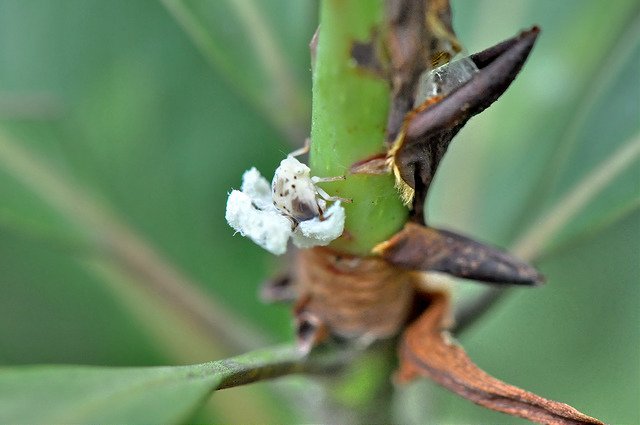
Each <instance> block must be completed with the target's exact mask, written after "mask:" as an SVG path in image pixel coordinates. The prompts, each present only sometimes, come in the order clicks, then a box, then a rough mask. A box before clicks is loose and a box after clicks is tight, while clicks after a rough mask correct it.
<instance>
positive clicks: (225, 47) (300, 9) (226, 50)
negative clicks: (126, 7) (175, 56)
mask: <svg viewBox="0 0 640 425" xmlns="http://www.w3.org/2000/svg"><path fill="white" fill-rule="evenodd" d="M161 1H162V3H163V4H164V5H165V7H166V8H167V10H168V11H169V12H170V13H171V14H172V16H173V17H174V18H175V19H176V21H177V22H178V23H179V24H180V25H181V26H182V28H183V29H184V30H185V32H186V33H187V34H188V35H189V37H190V38H191V39H192V40H193V42H194V44H195V45H196V46H197V47H198V48H199V50H200V51H201V52H202V53H203V55H204V56H205V57H206V59H207V60H208V61H209V62H210V63H211V64H212V65H213V66H214V67H215V68H218V69H219V70H220V71H221V72H222V74H223V75H225V77H226V78H227V79H229V80H230V81H231V82H232V83H233V84H234V86H235V87H236V88H237V89H238V90H239V91H240V93H242V94H243V95H245V96H246V97H247V98H248V99H249V100H250V101H251V102H252V103H253V104H254V105H255V106H256V107H257V108H258V109H259V110H260V111H261V112H262V113H264V115H265V116H266V117H267V118H268V119H269V120H271V122H272V123H273V124H274V125H275V126H276V127H277V128H278V129H279V130H280V131H281V132H282V133H283V134H284V135H286V136H288V137H289V138H290V139H291V141H292V142H294V143H298V144H299V143H301V142H302V140H304V138H305V137H306V135H307V134H308V124H307V123H308V122H309V113H310V108H309V106H310V102H311V100H310V96H309V85H308V81H309V78H308V77H307V84H301V83H300V80H301V78H300V72H299V71H298V72H296V70H295V69H294V68H293V67H292V63H291V60H290V57H289V56H288V55H286V54H285V51H284V49H283V45H284V44H285V41H286V40H287V39H288V40H291V39H303V38H305V37H306V38H307V39H309V40H310V36H311V34H309V24H310V23H311V20H310V18H313V15H314V14H313V13H312V12H311V11H312V10H313V8H312V7H311V3H308V2H290V1H278V4H273V2H272V4H271V5H270V7H269V8H268V9H265V10H263V9H264V8H263V7H262V5H261V3H260V2H257V1H254V0H228V1H216V2H202V1H188V0H161ZM268 10H279V11H280V12H281V13H278V14H269V13H267V12H268ZM297 65H299V64H297ZM296 68H297V69H298V70H299V69H304V68H301V67H299V66H298V67H296ZM306 68H308V66H307V67H306Z"/></svg>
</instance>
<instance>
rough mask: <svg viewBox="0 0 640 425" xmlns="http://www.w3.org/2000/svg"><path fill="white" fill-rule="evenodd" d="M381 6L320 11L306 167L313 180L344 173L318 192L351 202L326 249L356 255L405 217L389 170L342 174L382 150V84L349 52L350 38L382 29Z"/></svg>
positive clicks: (376, 1) (363, 1) (358, 3)
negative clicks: (338, 233)
mask: <svg viewBox="0 0 640 425" xmlns="http://www.w3.org/2000/svg"><path fill="white" fill-rule="evenodd" d="M383 11H384V2H383V1H382V0H324V1H323V2H322V3H321V8H320V34H319V39H318V46H317V51H316V64H315V69H314V75H313V112H312V124H311V139H312V140H313V142H312V144H311V155H310V163H311V170H312V173H313V175H316V176H320V177H333V176H341V175H344V176H346V177H347V179H346V180H345V181H341V182H334V183H327V184H325V185H324V189H325V190H326V191H327V192H328V193H329V194H331V195H334V196H340V197H343V198H349V199H352V200H353V203H351V204H344V206H345V209H346V213H347V219H346V223H345V233H344V235H343V237H342V238H340V239H338V240H336V241H335V242H334V243H333V244H332V246H333V247H334V248H336V249H339V250H342V251H346V252H349V253H352V254H357V255H366V254H369V253H370V251H371V248H373V247H374V246H375V245H376V244H378V243H380V242H382V241H385V240H387V239H388V238H389V237H390V236H392V235H393V234H394V233H396V232H397V231H398V230H400V228H401V227H402V226H403V224H404V223H405V221H406V219H407V209H406V208H405V207H404V206H403V205H402V202H401V201H400V198H399V197H398V193H397V191H396V189H395V188H394V181H393V177H392V176H391V175H349V174H348V171H349V168H350V166H351V165H352V164H353V163H355V162H357V161H361V160H363V159H366V158H368V157H371V156H373V155H376V154H380V153H383V152H384V136H385V129H386V122H387V114H388V112H389V85H388V83H387V82H386V81H385V79H383V78H381V77H380V76H377V75H375V74H373V73H372V72H370V71H367V70H365V69H362V68H360V67H358V66H357V64H356V62H355V61H354V60H353V59H352V57H351V48H352V45H353V43H354V42H356V41H357V42H369V41H372V40H373V41H374V42H377V41H376V40H375V37H374V36H375V34H381V33H382V31H381V25H382V22H383Z"/></svg>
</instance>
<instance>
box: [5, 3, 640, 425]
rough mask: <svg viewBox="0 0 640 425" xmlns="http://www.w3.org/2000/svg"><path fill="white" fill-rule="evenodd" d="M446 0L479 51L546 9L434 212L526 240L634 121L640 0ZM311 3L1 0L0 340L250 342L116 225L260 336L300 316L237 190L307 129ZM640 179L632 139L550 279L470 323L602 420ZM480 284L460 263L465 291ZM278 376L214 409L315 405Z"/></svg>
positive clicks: (568, 230)
mask: <svg viewBox="0 0 640 425" xmlns="http://www.w3.org/2000/svg"><path fill="white" fill-rule="evenodd" d="M453 9H454V26H455V28H456V30H457V32H458V35H459V38H460V39H461V40H462V41H463V43H464V44H465V46H466V47H467V49H468V51H469V52H474V51H478V50H481V49H483V48H485V47H488V46H490V45H492V44H494V43H496V42H498V41H501V40H503V39H506V38H508V37H510V36H512V35H514V34H515V33H516V32H517V31H519V30H520V29H522V28H525V27H528V26H530V25H531V24H534V23H535V24H539V25H540V26H541V27H542V30H543V32H542V35H541V37H540V39H539V42H538V45H537V46H536V48H535V49H534V52H533V54H532V56H531V58H530V60H529V62H528V63H527V65H526V66H525V68H524V70H523V72H522V75H521V76H520V77H519V78H518V80H517V81H516V82H515V83H514V85H513V87H512V88H511V89H510V90H509V91H508V92H507V93H506V94H505V95H504V97H503V98H502V99H501V100H500V101H499V102H497V103H496V104H495V105H494V106H492V107H491V108H490V109H489V110H488V111H486V112H485V113H483V114H482V115H481V116H479V117H476V118H474V119H473V120H472V121H471V122H470V123H469V124H468V125H467V126H466V127H465V128H464V129H463V131H462V132H461V134H460V135H459V137H458V138H457V139H456V140H455V142H454V144H453V145H452V147H451V149H450V152H449V154H448V155H447V156H446V157H445V160H444V163H443V166H442V169H441V170H440V171H439V174H438V175H437V179H436V183H435V187H434V191H433V193H432V196H431V198H430V204H429V213H430V219H431V222H432V223H433V224H436V225H438V226H441V227H447V228H451V229H456V230H458V231H461V232H463V233H467V234H469V235H473V236H474V237H476V238H478V239H480V240H484V241H487V242H490V243H493V244H496V245H500V246H505V247H508V246H513V244H514V243H516V242H517V241H518V240H519V238H521V237H522V235H523V234H525V233H526V232H527V231H530V229H532V228H533V229H535V228H536V227H535V226H537V223H539V222H540V218H541V217H544V216H545V214H547V213H548V212H549V211H557V209H558V208H562V206H563V205H564V204H563V202H564V201H566V200H567V199H568V195H569V194H570V193H572V190H574V189H575V188H576V187H577V186H579V185H580V184H582V183H584V182H585V181H586V180H588V179H589V177H590V176H593V175H594V174H597V173H598V172H602V170H603V164H605V165H606V164H610V162H607V161H609V160H611V158H614V157H615V155H616V152H620V151H619V150H618V149H624V148H625V146H627V147H628V146H632V145H633V143H635V144H636V145H637V143H638V141H637V140H638V137H640V136H639V134H640V133H639V131H640V124H639V119H640V107H639V103H640V82H639V81H640V43H639V40H640V11H639V9H640V7H639V6H638V4H637V2H636V1H634V0H615V1H609V2H602V1H600V0H565V1H562V2H557V1H554V0H545V1H539V0H536V1H534V0H530V1H524V0H516V1H512V0H488V1H478V2H469V1H461V0H458V1H455V0H453ZM316 25H317V2H316V1H311V0H308V1H299V0H269V1H264V2H261V1H256V0H237V1H233V0H228V1H223V0H212V1H196V0H185V1H182V2H180V1H171V0H168V1H165V2H156V1H150V0H149V1H127V0H110V1H100V0H58V1H51V0H29V1H24V0H0V363H1V364H4V365H15V364H31V363H79V364H95V365H157V364H184V363H190V362H197V361H205V360H210V359H213V358H216V356H221V355H223V354H224V355H227V354H231V353H233V352H234V350H236V351H237V347H226V346H224V343H223V342H222V341H218V342H216V341H207V342H206V343H205V342H203V341H202V338H201V334H200V333H198V330H195V329H194V328H193V326H192V325H191V324H190V322H189V320H188V318H184V317H181V315H182V314H181V313H180V311H178V310H175V309H173V308H172V307H171V306H170V303H166V302H165V301H163V300H162V299H161V297H158V296H157V295H155V294H153V292H149V291H147V290H145V289H143V287H144V284H145V282H144V281H145V276H144V273H142V274H141V273H136V272H135V270H134V271H132V270H131V269H130V268H128V267H127V264H129V263H128V262H127V261H126V260H125V261H123V260H122V258H120V257H119V256H118V255H119V254H118V253H119V252H120V251H118V250H119V249H120V248H121V247H120V245H118V244H117V243H116V244H115V245H114V243H113V239H114V238H116V239H117V240H118V241H120V242H122V240H121V239H122V238H125V239H126V238H128V237H130V236H131V235H135V237H136V238H139V239H138V240H139V241H143V242H144V246H145V247H146V248H145V249H151V250H153V251H154V252H156V253H157V257H154V258H155V260H157V263H153V264H152V266H153V267H155V266H157V265H158V264H160V265H162V267H168V268H170V269H172V270H178V271H179V273H180V274H181V275H182V276H184V279H183V281H184V280H188V281H189V282H190V284H193V285H195V286H197V287H198V288H199V290H201V292H202V293H204V294H206V295H208V296H210V297H211V298H212V299H214V300H215V302H216V305H218V306H224V311H225V312H226V311H228V315H227V316H226V317H227V318H228V319H230V320H231V321H232V322H233V323H234V324H241V325H242V326H245V325H246V326H247V327H250V328H252V329H253V331H254V333H256V334H258V335H260V337H261V340H260V342H261V343H262V340H265V341H268V342H283V341H289V340H291V338H292V336H291V335H292V331H291V324H290V318H289V312H288V309H287V308H286V307H282V306H266V305H263V304H262V303H261V302H260V301H259V299H258V297H257V288H258V286H259V284H260V282H261V281H262V280H263V279H265V277H267V276H269V275H270V274H272V273H273V272H275V271H277V270H278V269H279V268H280V267H281V264H282V262H281V261H280V260H279V259H277V258H274V257H272V256H270V255H268V254H267V253H265V252H263V251H261V250H260V249H259V248H258V247H257V246H255V245H253V244H252V243H251V242H250V241H248V240H245V239H243V238H241V237H240V236H239V235H236V236H234V235H233V232H232V231H231V229H230V228H229V227H228V226H227V225H226V223H225V221H224V213H223V211H224V206H225V201H226V196H227V193H228V191H229V190H230V189H231V188H233V187H238V186H239V184H240V177H241V173H242V172H243V171H244V170H245V169H248V168H249V167H251V166H256V167H257V168H258V169H259V170H261V171H262V172H263V174H265V175H271V173H272V170H273V169H274V168H275V167H276V166H277V163H278V162H279V161H280V159H281V158H282V157H283V156H284V154H285V153H287V152H288V151H290V150H291V149H292V147H293V146H294V145H296V144H297V145H299V144H301V143H302V140H303V136H304V134H306V133H307V132H308V126H309V121H310V79H311V78H310V77H311V75H310V69H309V68H310V65H309V54H308V49H307V44H308V41H309V39H310V38H311V35H312V34H313V31H314V29H315V26H316ZM283 86H284V87H287V88H289V89H291V92H288V93H287V95H286V96H284V95H283V94H282V92H281V89H282V87H283ZM634 141H635V142H634ZM627 157H628V156H627ZM636 157H637V149H636ZM605 169H606V167H605ZM639 187H640V164H639V161H638V159H637V158H635V159H633V160H632V162H631V163H630V165H629V166H628V167H626V169H625V170H624V171H622V172H620V173H619V174H617V175H616V177H615V178H614V179H613V180H612V181H611V182H610V184H608V185H606V187H605V188H604V189H603V190H601V191H599V192H597V193H596V195H595V196H594V197H593V198H592V199H590V201H589V202H587V203H586V205H585V206H584V207H583V208H581V209H580V212H579V213H577V214H576V215H573V216H572V217H571V219H570V220H569V221H568V223H566V225H563V226H562V227H561V228H560V229H558V230H557V231H556V232H554V236H553V237H552V238H551V239H550V240H549V243H548V244H546V245H545V248H544V249H543V250H542V251H541V252H540V255H539V256H538V260H537V262H536V264H537V265H538V266H539V267H540V269H541V270H542V271H543V272H544V273H545V274H546V276H547V278H548V283H547V285H546V286H544V287H542V288H537V289H519V290H517V292H515V293H513V294H511V296H510V298H508V299H507V300H505V302H503V303H502V304H500V305H499V306H498V307H496V308H495V309H494V310H493V311H492V313H491V314H490V315H488V316H487V317H486V318H485V319H483V320H482V321H480V322H479V323H477V325H476V326H475V327H474V328H472V329H470V330H469V331H468V332H466V333H465V334H464V335H463V336H462V337H461V342H462V344H463V345H464V346H465V348H466V349H467V351H468V352H469V354H470V356H471V357H472V358H473V359H474V360H475V361H476V362H477V363H478V364H479V365H480V366H481V367H483V368H484V369H485V370H487V371H489V372H491V373H492V374H494V375H495V376H497V377H499V378H501V379H504V380H505V381H507V382H510V383H513V384H516V385H518V386H521V387H523V388H526V389H529V390H531V391H534V392H536V393H538V394H540V395H543V396H545V397H548V398H552V399H557V400H561V401H564V402H567V403H569V404H572V405H574V406H575V407H577V408H579V409H580V410H583V411H585V412H586V413H589V414H591V415H593V416H596V417H599V418H601V419H603V420H605V421H606V422H610V423H629V424H630V423H640V413H639V408H638V404H637V403H638V400H640V388H639V385H640V384H639V382H640V381H639V378H640V261H639V260H640V255H639V252H640V208H639V207H640V194H639ZM123 235H124V236H123ZM125 245H126V243H125ZM114 246H115V248H114ZM119 247H120V248H119ZM478 288H480V285H479V284H475V283H469V282H459V283H457V284H456V290H457V295H458V296H459V297H461V298H463V297H468V296H473V295H474V294H475V293H477V292H478V290H479V289H478ZM480 289H481V288H480ZM220 311H222V310H220ZM222 314H226V313H224V312H223V313H222ZM240 322H241V323H240ZM255 343H256V341H248V342H247V346H248V347H249V346H252V345H255ZM294 380H295V379H294ZM296 382H298V385H303V384H301V383H300V382H303V381H300V380H299V379H297V380H296ZM278 391H279V390H277V389H276V390H275V392H274V389H273V387H272V386H271V385H269V384H258V385H255V386H252V387H250V388H246V389H238V390H230V391H223V392H220V393H217V394H215V395H214V396H213V398H212V404H211V405H210V406H209V409H208V411H207V412H205V413H202V415H203V416H202V417H203V418H208V419H211V418H213V419H214V420H217V421H224V422H227V423H247V422H254V423H255V422H270V423H274V422H280V423H286V422H296V421H303V420H309V419H308V417H307V416H305V409H304V406H291V405H290V403H286V402H283V401H282V399H281V398H279V396H278V395H277V392H278ZM398 405H399V411H400V412H401V413H400V418H401V419H402V420H403V421H407V422H414V423H423V422H424V420H425V418H430V421H432V422H437V423H480V422H483V423H522V421H520V420H518V419H513V418H510V417H506V416H504V415H501V414H495V413H492V412H487V411H485V410H483V409H481V408H479V407H476V406H475V405H472V404H471V403H469V402H467V401H465V400H462V399H459V398H458V397H456V396H454V395H451V394H449V393H447V392H446V391H443V390H441V389H440V388H438V387H436V386H435V385H433V384H431V383H428V382H420V383H417V384H415V385H412V386H410V387H409V388H407V389H404V390H403V391H402V392H401V394H400V396H399V402H398ZM248 406H249V407H248Z"/></svg>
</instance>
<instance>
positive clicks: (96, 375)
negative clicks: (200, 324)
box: [0, 347, 330, 424]
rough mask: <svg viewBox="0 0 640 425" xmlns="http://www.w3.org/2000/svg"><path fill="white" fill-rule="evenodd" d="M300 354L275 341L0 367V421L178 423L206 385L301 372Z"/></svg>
mask: <svg viewBox="0 0 640 425" xmlns="http://www.w3.org/2000/svg"><path fill="white" fill-rule="evenodd" d="M301 358H302V355H301V354H300V353H299V352H298V351H297V350H296V349H295V348H292V347H276V348H272V349H265V350H261V351H257V352H253V353H248V354H245V355H242V356H238V357H235V358H231V359H226V360H219V361H214V362H209V363H204V364H199V365H192V366H174V367H146V368H142V367H141V368H108V367H91V366H23V367H13V368H0V423H7V424H8V423H29V424H44V423H74V424H82V423H86V424H96V423H104V424H115V423H147V424H154V423H162V424H171V423H182V422H185V421H186V420H188V419H189V418H190V416H191V415H192V414H193V413H194V412H195V411H196V410H197V409H198V408H199V407H200V406H202V404H203V403H204V402H205V401H206V397H207V396H208V395H209V393H211V392H212V391H213V390H215V389H221V388H227V387H232V386H236V385H243V384H247V383H250V382H255V381H257V380H260V379H267V378H274V377H277V376H281V375H283V374H288V373H295V372H296V371H298V370H301V369H305V370H308V369H309V368H308V367H306V366H302V363H300V360H301ZM329 363H330V362H329ZM323 364H324V363H323ZM308 365H313V362H309V363H308ZM321 367H323V366H321Z"/></svg>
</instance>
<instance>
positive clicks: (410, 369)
mask: <svg viewBox="0 0 640 425" xmlns="http://www.w3.org/2000/svg"><path fill="white" fill-rule="evenodd" d="M426 296H427V297H429V301H430V305H429V306H428V307H427V309H426V310H425V311H424V313H422V315H421V316H419V317H418V318H417V319H416V320H415V321H414V322H413V323H411V325H410V326H409V327H408V328H407V329H406V330H405V332H404V334H403V335H402V337H401V343H400V348H399V357H400V368H399V370H398V372H397V374H396V381H397V382H399V383H404V382H408V381H411V380H412V379H414V378H417V377H419V376H422V377H426V378H430V379H432V380H434V381H435V382H437V383H438V384H440V385H442V386H443V387H445V388H447V389H449V390H450V391H453V392H454V393H456V394H458V395H459V396H461V397H464V398H466V399H467V400H470V401H472V402H474V403H476V404H479V405H480V406H484V407H486V408H488V409H492V410H496V411H498V412H502V413H506V414H508V415H512V416H519V417H521V418H525V419H528V420H530V421H532V422H536V423H541V424H557V425H581V424H582V425H588V424H592V425H603V423H602V422H601V421H599V420H598V419H595V418H592V417H591V416H587V415H585V414H584V413H582V412H580V411H578V410H576V409H574V408H573V407H571V406H569V405H567V404H564V403H560V402H557V401H553V400H549V399H546V398H543V397H540V396H538V395H536V394H533V393H530V392H528V391H525V390H522V389H520V388H518V387H515V386H513V385H509V384H507V383H506V382H503V381H500V380H499V379H496V378H494V377H493V376H491V375H489V374H488V373H486V372H484V371H483V370H482V369H480V368H479V367H478V366H476V365H475V364H474V363H473V362H472V361H471V359H470V358H469V357H468V356H467V353H465V351H464V349H462V347H460V346H459V345H458V344H456V342H455V341H453V340H452V338H451V337H450V336H449V335H448V333H446V323H445V322H446V320H447V316H448V313H449V306H450V302H449V299H448V296H447V295H446V294H437V293H430V294H426Z"/></svg>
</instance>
